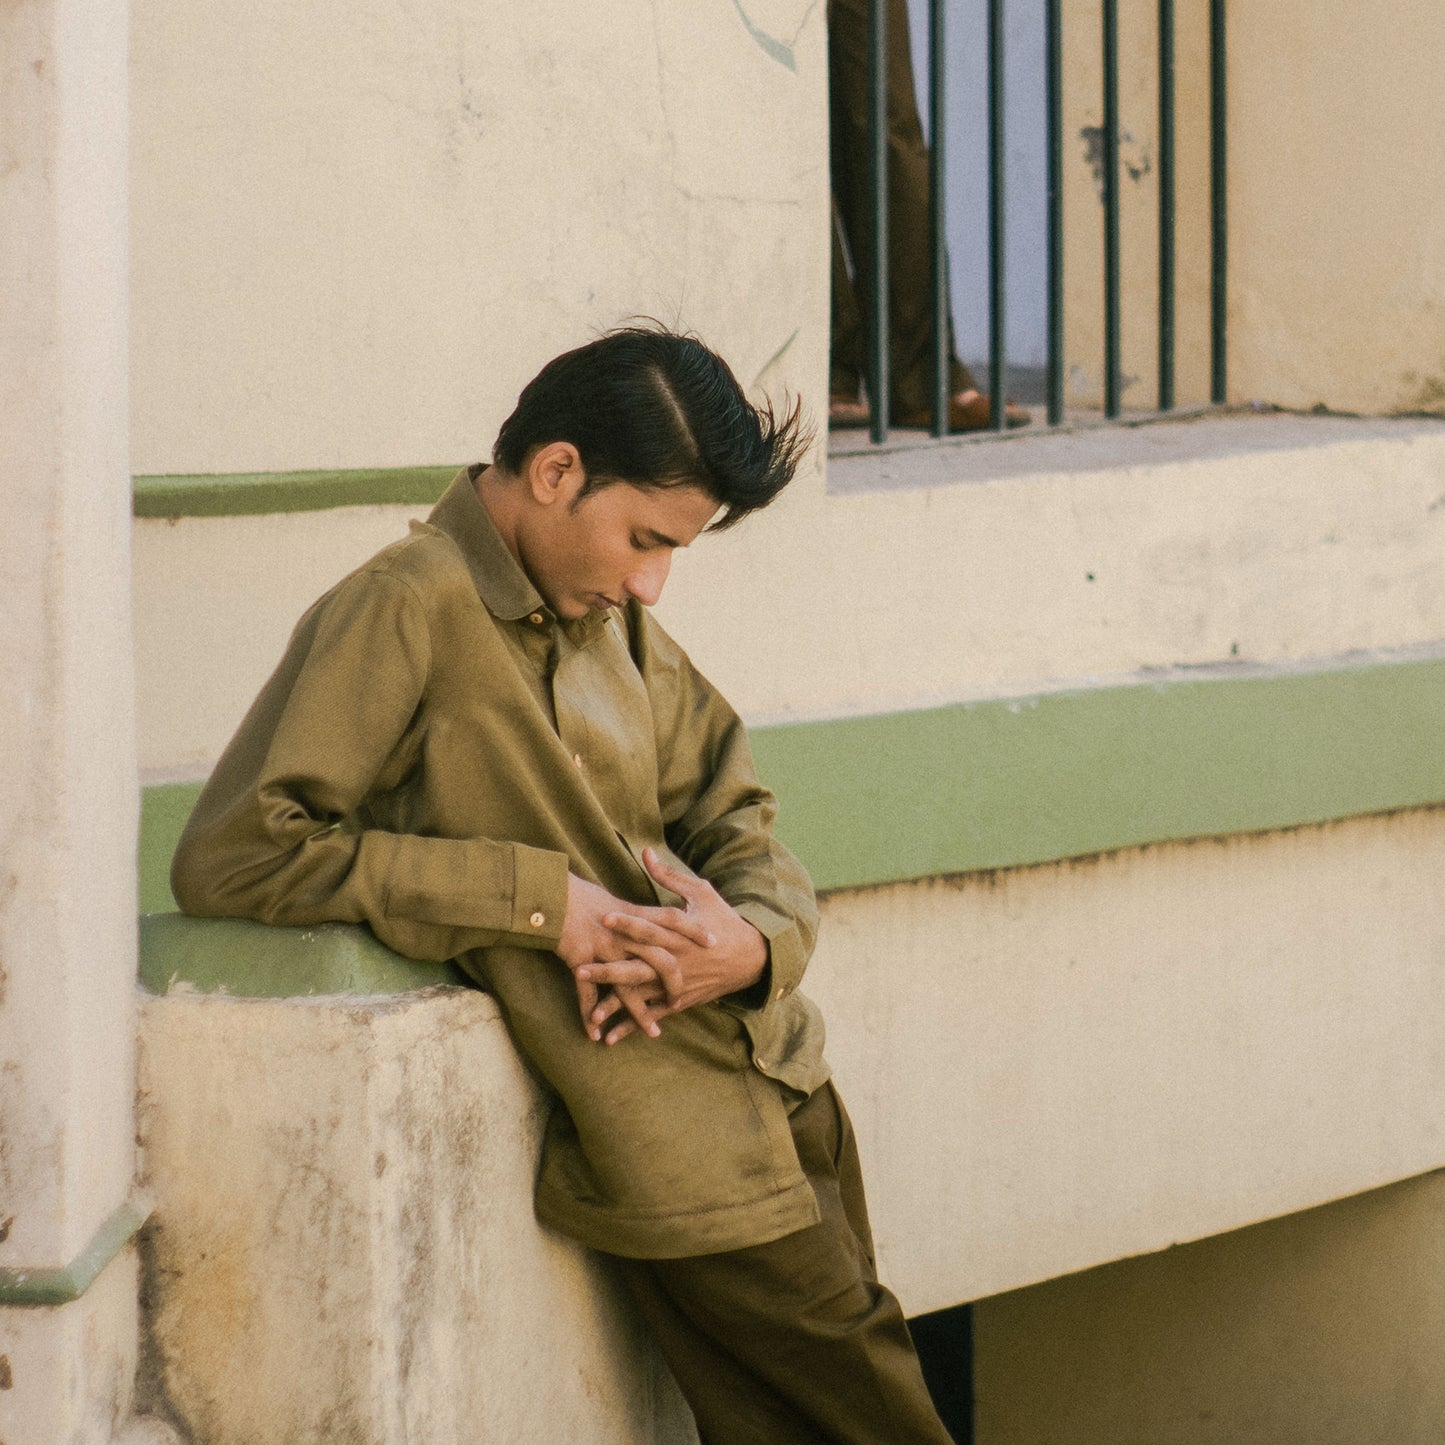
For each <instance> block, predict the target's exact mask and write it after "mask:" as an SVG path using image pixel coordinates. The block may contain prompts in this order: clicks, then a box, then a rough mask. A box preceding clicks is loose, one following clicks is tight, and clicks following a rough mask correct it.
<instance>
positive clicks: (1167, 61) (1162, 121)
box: [1159, 0, 1175, 411]
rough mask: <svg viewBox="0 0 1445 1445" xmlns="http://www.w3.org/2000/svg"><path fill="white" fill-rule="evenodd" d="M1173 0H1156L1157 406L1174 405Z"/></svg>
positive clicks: (1160, 408)
mask: <svg viewBox="0 0 1445 1445" xmlns="http://www.w3.org/2000/svg"><path fill="white" fill-rule="evenodd" d="M1174 291H1175V269H1174V0H1159V410H1160V411H1172V410H1173V409H1174Z"/></svg>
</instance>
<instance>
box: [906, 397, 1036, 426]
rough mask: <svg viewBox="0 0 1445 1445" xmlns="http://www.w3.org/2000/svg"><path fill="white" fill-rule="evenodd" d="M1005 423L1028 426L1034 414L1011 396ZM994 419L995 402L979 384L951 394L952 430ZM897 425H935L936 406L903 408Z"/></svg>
mask: <svg viewBox="0 0 1445 1445" xmlns="http://www.w3.org/2000/svg"><path fill="white" fill-rule="evenodd" d="M1003 419H1004V425H1005V426H1009V427H1017V426H1027V425H1028V424H1029V423H1030V422H1031V421H1032V420H1033V417H1032V416H1030V415H1029V410H1028V408H1027V407H1024V406H1020V405H1019V404H1018V402H1016V401H1015V400H1014V399H1013V398H1012V397H1007V398H1005V400H1004V404H1003ZM992 422H993V406H992V404H991V403H990V401H989V399H988V396H987V394H986V393H984V392H981V391H979V390H978V389H977V388H976V387H970V388H969V389H968V390H967V391H956V392H954V394H953V395H952V396H951V397H949V398H948V429H949V431H951V432H959V431H983V430H984V429H985V428H986V427H988V426H990V425H991V424H992ZM896 423H897V425H898V426H903V427H929V426H932V425H933V408H932V407H922V408H919V409H917V410H914V411H909V412H900V413H899V414H898V416H897V418H896Z"/></svg>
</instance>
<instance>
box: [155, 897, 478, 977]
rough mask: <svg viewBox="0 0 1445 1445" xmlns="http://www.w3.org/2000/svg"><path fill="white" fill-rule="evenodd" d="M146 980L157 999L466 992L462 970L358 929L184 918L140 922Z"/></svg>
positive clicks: (164, 915)
mask: <svg viewBox="0 0 1445 1445" xmlns="http://www.w3.org/2000/svg"><path fill="white" fill-rule="evenodd" d="M140 980H141V982H142V983H143V984H144V985H145V986H146V987H147V988H148V989H149V990H150V991H151V992H152V993H157V994H165V993H170V992H171V991H172V990H173V989H175V988H176V987H177V986H178V985H180V986H184V987H186V988H189V989H191V990H195V991H199V992H201V993H229V994H233V995H237V996H240V997H245V998H289V997H295V996H305V995H313V994H346V993H356V994H390V993H406V992H409V991H411V990H413V989H419V988H432V987H435V986H437V985H440V984H456V985H463V986H466V985H467V977H466V975H465V974H464V973H463V972H462V971H461V969H459V968H457V967H456V965H455V964H449V963H420V962H418V961H417V960H415V959H411V958H403V957H402V955H401V954H399V953H393V952H392V950H391V949H389V948H388V947H387V946H386V945H385V944H384V943H381V942H379V941H378V940H377V939H376V938H375V936H374V935H373V934H372V933H371V932H370V931H369V930H367V929H365V928H362V927H359V926H357V925H353V924H345V923H321V924H317V925H315V926H314V927H309V928H275V927H272V926H270V925H268V924H265V923H253V922H252V921H250V920H249V919H244V918H187V917H186V916H185V915H184V914H181V913H152V914H146V915H143V916H142V917H141V920H140Z"/></svg>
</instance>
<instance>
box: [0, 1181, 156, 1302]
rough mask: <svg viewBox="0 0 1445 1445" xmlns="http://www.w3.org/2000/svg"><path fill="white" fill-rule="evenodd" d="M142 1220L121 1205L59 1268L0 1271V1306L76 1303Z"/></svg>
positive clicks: (142, 1216) (129, 1206) (132, 1208)
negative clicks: (87, 1241) (74, 1254)
mask: <svg viewBox="0 0 1445 1445" xmlns="http://www.w3.org/2000/svg"><path fill="white" fill-rule="evenodd" d="M145 1221H146V1215H145V1214H144V1213H143V1212H142V1211H140V1210H138V1209H137V1208H136V1207H135V1206H134V1205H133V1204H122V1205H121V1206H120V1208H119V1209H117V1210H116V1211H115V1213H114V1214H112V1215H111V1216H110V1218H109V1219H107V1220H106V1221H105V1222H104V1223H103V1224H102V1225H101V1226H100V1228H99V1229H97V1230H96V1231H95V1233H94V1235H92V1236H91V1240H90V1243H89V1244H87V1245H86V1246H85V1248H84V1249H82V1250H81V1251H80V1253H79V1254H78V1255H76V1257H75V1258H74V1259H73V1260H71V1262H70V1263H69V1264H67V1265H66V1266H65V1267H64V1268H63V1269H23V1268H10V1269H0V1305H23V1306H36V1305H65V1304H70V1303H72V1302H73V1301H75V1300H78V1299H79V1298H80V1297H81V1295H83V1294H84V1293H85V1292H86V1290H88V1289H89V1288H90V1286H91V1285H92V1284H93V1283H94V1282H95V1279H96V1277H97V1276H98V1275H99V1274H100V1272H101V1270H103V1269H104V1268H105V1267H106V1265H108V1264H109V1263H110V1262H111V1260H113V1259H114V1258H115V1257H116V1256H117V1255H118V1254H119V1253H120V1252H121V1250H122V1249H124V1248H125V1246H126V1244H127V1243H128V1242H129V1241H130V1239H131V1238H132V1237H133V1236H134V1235H135V1233H136V1231H137V1230H139V1229H140V1227H141V1225H142V1224H144V1223H145Z"/></svg>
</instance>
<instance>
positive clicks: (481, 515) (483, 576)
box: [427, 466, 552, 622]
mask: <svg viewBox="0 0 1445 1445" xmlns="http://www.w3.org/2000/svg"><path fill="white" fill-rule="evenodd" d="M481 470H482V468H481V467H480V466H476V467H463V468H462V469H461V471H459V472H458V473H457V474H456V476H455V477H453V478H452V483H451V486H449V487H448V488H447V489H446V491H445V492H443V493H442V499H441V501H439V502H438V503H437V504H436V506H435V507H433V508H432V513H431V516H429V517H428V518H427V521H428V522H429V523H430V524H431V525H432V526H433V527H436V528H438V529H439V530H440V531H443V532H445V533H446V534H447V536H449V537H450V538H451V539H452V541H453V542H455V543H456V544H457V546H458V547H459V548H460V549H461V554H462V557H463V558H464V559H465V560H466V564H467V570H468V571H469V572H470V573H471V574H472V581H473V583H475V584H476V589H477V595H478V596H479V597H480V598H481V599H482V602H483V603H484V604H485V606H486V609H487V611H488V612H490V613H491V614H492V616H493V617H502V618H505V619H506V620H507V621H509V622H515V621H517V620H518V618H521V617H526V616H527V615H528V614H530V613H533V612H543V613H545V614H546V615H547V616H548V617H551V615H552V609H551V608H550V607H548V606H547V604H546V603H545V602H543V601H542V596H541V593H539V592H538V591H537V589H536V588H535V587H534V586H532V583H531V581H530V579H529V578H528V576H527V574H526V573H525V572H524V571H522V568H521V565H520V563H518V561H517V559H516V558H515V557H514V556H512V554H511V552H509V551H508V550H507V544H506V543H505V542H504V541H502V535H501V533H500V532H498V531H497V527H496V523H495V522H493V521H492V519H491V517H490V516H489V515H488V513H487V509H486V508H485V507H484V506H483V505H482V501H481V498H480V497H478V496H477V489H476V486H475V479H476V477H477V475H478V474H479V473H480V472H481Z"/></svg>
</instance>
